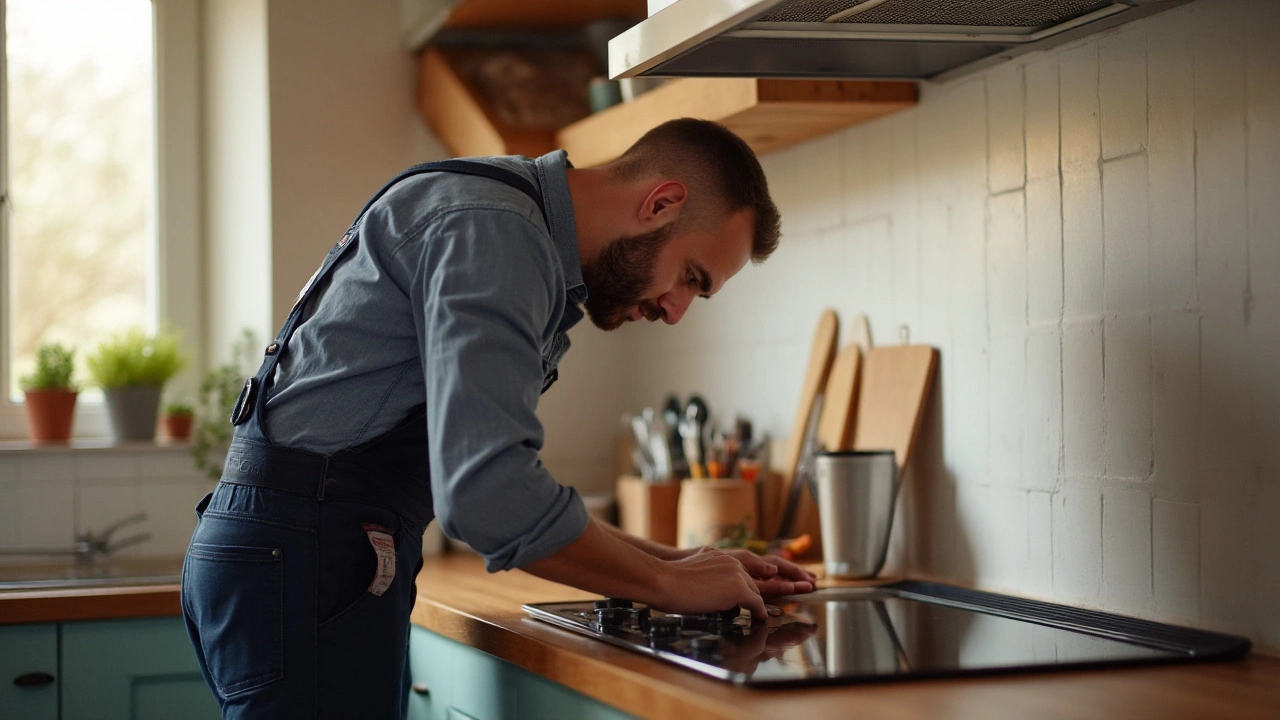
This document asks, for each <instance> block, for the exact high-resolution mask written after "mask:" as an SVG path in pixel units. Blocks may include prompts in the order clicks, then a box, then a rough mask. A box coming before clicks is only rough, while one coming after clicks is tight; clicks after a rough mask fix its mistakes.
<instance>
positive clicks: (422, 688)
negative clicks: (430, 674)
mask: <svg viewBox="0 0 1280 720" xmlns="http://www.w3.org/2000/svg"><path fill="white" fill-rule="evenodd" d="M410 687H412V688H413V691H414V692H415V693H417V694H419V695H430V694H431V688H429V687H427V684H426V683H414V684H413V685H411V686H410Z"/></svg>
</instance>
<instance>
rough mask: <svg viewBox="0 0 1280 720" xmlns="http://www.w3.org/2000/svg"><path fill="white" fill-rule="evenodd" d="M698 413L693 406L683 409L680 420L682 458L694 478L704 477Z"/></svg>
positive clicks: (700, 427) (700, 426)
mask: <svg viewBox="0 0 1280 720" xmlns="http://www.w3.org/2000/svg"><path fill="white" fill-rule="evenodd" d="M697 415H698V411H697V409H696V408H694V406H693V405H689V406H688V407H687V408H685V416H684V418H682V419H681V420H680V439H681V443H682V444H683V446H684V457H685V460H686V461H688V463H689V474H690V476H692V477H695V478H701V477H705V474H704V473H703V468H702V463H703V460H704V459H705V458H704V457H703V454H702V448H703V442H702V425H701V424H699V422H698V420H697Z"/></svg>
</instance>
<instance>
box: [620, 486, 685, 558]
mask: <svg viewBox="0 0 1280 720" xmlns="http://www.w3.org/2000/svg"><path fill="white" fill-rule="evenodd" d="M616 493H617V495H618V527H620V528H622V529H623V530H624V531H626V532H628V533H630V534H632V535H635V536H636V537H639V538H644V539H645V540H652V541H654V542H659V543H662V544H663V545H675V544H676V507H677V505H678V503H679V500H680V483H679V482H665V483H651V482H645V481H644V480H643V479H641V478H638V477H636V476H634V475H621V476H619V477H618V484H617V486H616Z"/></svg>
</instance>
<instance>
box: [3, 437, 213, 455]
mask: <svg viewBox="0 0 1280 720" xmlns="http://www.w3.org/2000/svg"><path fill="white" fill-rule="evenodd" d="M190 450H191V441H189V440H178V441H173V440H129V441H122V442H117V441H115V440H111V439H109V438H82V439H76V440H72V441H71V442H68V443H33V442H31V441H30V440H0V455H10V454H31V455H62V454H66V453H77V452H125V453H145V452H188V451H190Z"/></svg>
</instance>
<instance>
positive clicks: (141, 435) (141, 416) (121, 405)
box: [102, 385, 160, 440]
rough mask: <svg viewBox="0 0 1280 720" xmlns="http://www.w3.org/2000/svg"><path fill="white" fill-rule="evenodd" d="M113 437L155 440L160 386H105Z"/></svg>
mask: <svg viewBox="0 0 1280 720" xmlns="http://www.w3.org/2000/svg"><path fill="white" fill-rule="evenodd" d="M102 394H103V395H105V396H106V398H107V414H108V415H109V416H110V417H111V437H112V438H113V439H115V440H155V438H156V414H157V412H158V411H159V409H160V388H159V387H153V386H147V385H134V386H130V387H117V388H105V389H104V390H103V391H102Z"/></svg>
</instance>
